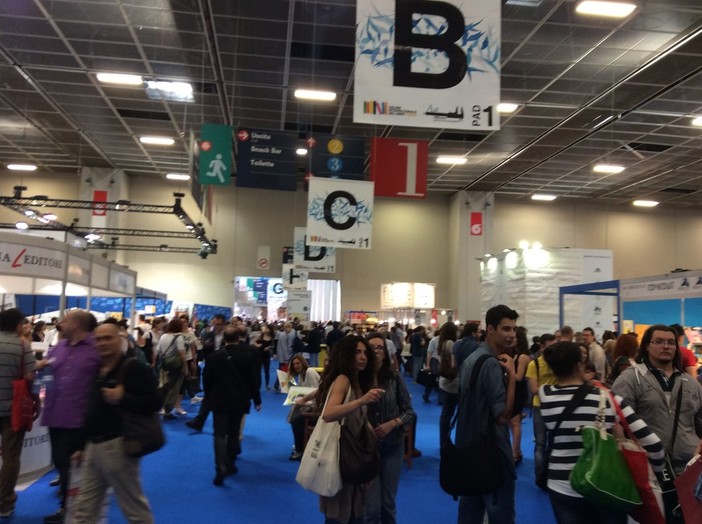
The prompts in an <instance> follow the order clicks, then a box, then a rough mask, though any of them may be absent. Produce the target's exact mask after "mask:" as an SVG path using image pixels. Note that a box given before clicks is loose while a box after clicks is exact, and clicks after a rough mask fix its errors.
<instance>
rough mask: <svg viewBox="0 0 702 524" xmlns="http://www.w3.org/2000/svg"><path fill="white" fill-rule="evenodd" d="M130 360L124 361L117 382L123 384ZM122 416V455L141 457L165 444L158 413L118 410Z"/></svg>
mask: <svg viewBox="0 0 702 524" xmlns="http://www.w3.org/2000/svg"><path fill="white" fill-rule="evenodd" d="M132 360H134V359H131V358H127V359H124V362H122V365H121V368H120V370H119V375H118V379H117V382H118V384H123V383H124V374H125V372H126V369H127V366H129V365H130V363H131V362H132ZM119 412H120V415H121V416H122V435H123V437H124V454H125V455H127V456H128V457H134V458H138V457H143V456H144V455H148V454H149V453H153V452H154V451H158V450H159V449H161V448H162V447H163V445H164V444H165V443H166V435H165V434H164V433H163V427H162V426H161V417H159V416H158V413H147V414H143V413H134V412H133V411H127V410H125V409H120V410H119Z"/></svg>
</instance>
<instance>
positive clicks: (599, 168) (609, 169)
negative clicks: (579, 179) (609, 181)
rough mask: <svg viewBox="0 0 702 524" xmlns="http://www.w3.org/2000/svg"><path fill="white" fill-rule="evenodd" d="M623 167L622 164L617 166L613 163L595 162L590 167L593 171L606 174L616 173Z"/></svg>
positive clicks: (622, 169)
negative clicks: (595, 163)
mask: <svg viewBox="0 0 702 524" xmlns="http://www.w3.org/2000/svg"><path fill="white" fill-rule="evenodd" d="M624 169H625V168H624V166H617V165H614V164H597V165H595V166H593V168H592V170H593V171H594V172H595V173H606V174H608V175H616V174H617V173H621V172H622V171H624Z"/></svg>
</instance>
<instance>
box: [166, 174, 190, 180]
mask: <svg viewBox="0 0 702 524" xmlns="http://www.w3.org/2000/svg"><path fill="white" fill-rule="evenodd" d="M166 178H167V179H168V180H190V175H185V174H181V173H168V174H166Z"/></svg>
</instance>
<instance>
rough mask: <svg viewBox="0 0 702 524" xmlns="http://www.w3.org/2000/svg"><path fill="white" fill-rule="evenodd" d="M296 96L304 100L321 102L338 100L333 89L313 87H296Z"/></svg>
mask: <svg viewBox="0 0 702 524" xmlns="http://www.w3.org/2000/svg"><path fill="white" fill-rule="evenodd" d="M295 98H302V99H304V100H318V101H320V102H331V101H333V100H336V93H334V92H332V91H315V90H313V89H296V90H295Z"/></svg>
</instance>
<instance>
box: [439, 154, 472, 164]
mask: <svg viewBox="0 0 702 524" xmlns="http://www.w3.org/2000/svg"><path fill="white" fill-rule="evenodd" d="M466 162H468V159H467V158H466V157H464V156H444V155H442V156H440V157H437V159H436V163H437V164H451V165H453V166H462V165H463V164H465V163H466Z"/></svg>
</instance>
